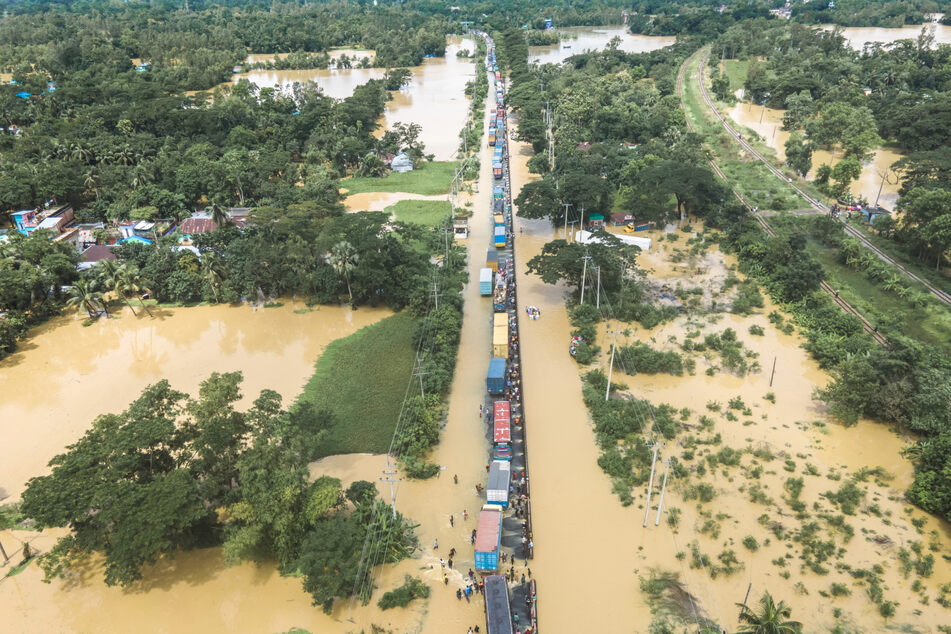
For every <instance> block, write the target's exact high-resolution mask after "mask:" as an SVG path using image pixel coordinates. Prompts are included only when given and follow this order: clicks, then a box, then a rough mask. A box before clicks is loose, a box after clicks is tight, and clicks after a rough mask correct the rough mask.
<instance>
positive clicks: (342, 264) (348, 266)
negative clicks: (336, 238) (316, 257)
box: [330, 240, 360, 304]
mask: <svg viewBox="0 0 951 634" xmlns="http://www.w3.org/2000/svg"><path fill="white" fill-rule="evenodd" d="M359 262H360V255H359V254H358V253H357V250H356V249H355V248H354V247H353V245H352V244H350V243H349V242H347V241H346V240H341V241H340V242H338V243H337V244H335V245H334V246H333V247H332V248H331V249H330V265H331V266H332V267H333V269H334V271H335V272H336V273H337V275H340V276H342V277H343V278H344V280H346V282H347V295H348V296H349V297H350V303H351V304H352V303H353V291H352V290H351V288H350V276H351V275H352V274H353V271H354V270H355V269H356V268H357V264H358V263H359Z"/></svg>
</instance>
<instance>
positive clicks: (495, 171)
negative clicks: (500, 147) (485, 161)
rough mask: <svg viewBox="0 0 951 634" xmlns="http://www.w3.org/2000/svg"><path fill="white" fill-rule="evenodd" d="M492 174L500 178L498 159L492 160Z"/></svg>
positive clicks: (500, 171)
mask: <svg viewBox="0 0 951 634" xmlns="http://www.w3.org/2000/svg"><path fill="white" fill-rule="evenodd" d="M492 176H494V177H495V178H502V163H501V162H499V161H492Z"/></svg>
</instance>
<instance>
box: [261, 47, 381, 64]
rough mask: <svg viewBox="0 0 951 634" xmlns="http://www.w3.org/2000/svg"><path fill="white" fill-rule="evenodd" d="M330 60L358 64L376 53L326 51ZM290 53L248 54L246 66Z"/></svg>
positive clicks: (370, 51)
mask: <svg viewBox="0 0 951 634" xmlns="http://www.w3.org/2000/svg"><path fill="white" fill-rule="evenodd" d="M327 54H328V55H329V56H330V59H340V58H341V57H343V56H344V55H346V56H347V57H349V58H350V60H351V62H354V61H355V63H359V62H360V61H361V60H362V59H363V58H364V57H366V58H369V60H370V61H371V62H372V61H373V58H375V57H376V51H374V50H371V49H362V48H333V49H330V50H329V51H327ZM288 55H290V53H249V54H248V57H247V59H246V60H245V61H246V62H247V63H248V64H260V63H262V62H270V61H272V60H275V59H284V58H286V57H287V56H288Z"/></svg>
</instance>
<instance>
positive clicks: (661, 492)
mask: <svg viewBox="0 0 951 634" xmlns="http://www.w3.org/2000/svg"><path fill="white" fill-rule="evenodd" d="M669 473H670V458H667V468H666V469H664V484H663V486H662V487H661V488H660V503H659V504H658V505H657V519H655V520H654V526H659V525H660V512H661V510H662V509H663V508H664V492H665V491H667V475H668V474H669Z"/></svg>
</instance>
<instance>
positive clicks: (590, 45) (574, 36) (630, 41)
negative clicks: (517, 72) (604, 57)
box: [528, 26, 677, 64]
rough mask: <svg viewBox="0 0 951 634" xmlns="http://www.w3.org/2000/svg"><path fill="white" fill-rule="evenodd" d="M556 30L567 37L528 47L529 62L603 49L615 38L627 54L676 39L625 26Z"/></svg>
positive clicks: (557, 61) (546, 61) (557, 60)
mask: <svg viewBox="0 0 951 634" xmlns="http://www.w3.org/2000/svg"><path fill="white" fill-rule="evenodd" d="M557 31H558V32H559V33H561V34H563V35H564V36H565V38H564V39H563V40H562V41H561V42H560V43H558V44H551V45H548V46H529V47H528V63H529V64H531V63H533V62H537V63H539V64H560V63H561V62H563V61H565V60H566V59H568V58H569V57H571V56H572V55H578V54H579V53H584V52H585V51H593V50H601V49H603V48H604V47H606V46H607V45H608V42H610V41H611V40H612V39H613V38H615V37H618V38H620V39H621V43H620V45H619V46H618V48H619V49H620V50H622V51H625V52H627V53H648V52H650V51H655V50H657V49H659V48H664V47H665V46H670V45H672V44H673V43H674V42H675V41H676V39H677V38H675V37H673V36H666V35H635V34H633V33H631V32H630V31H629V30H628V28H627V27H626V26H571V27H566V28H563V29H557Z"/></svg>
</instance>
